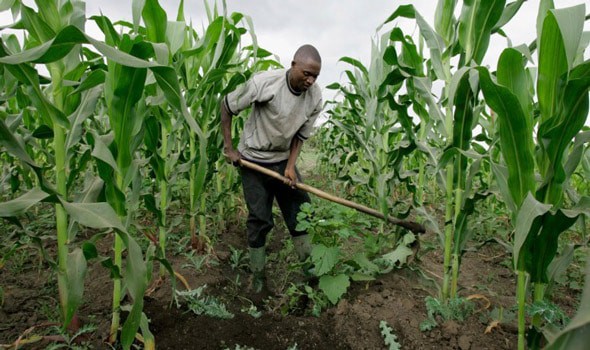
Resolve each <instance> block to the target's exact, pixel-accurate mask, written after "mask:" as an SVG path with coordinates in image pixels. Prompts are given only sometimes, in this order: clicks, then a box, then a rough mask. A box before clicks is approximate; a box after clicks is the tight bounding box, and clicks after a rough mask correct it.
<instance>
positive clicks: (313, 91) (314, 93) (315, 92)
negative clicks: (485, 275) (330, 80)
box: [307, 83, 322, 100]
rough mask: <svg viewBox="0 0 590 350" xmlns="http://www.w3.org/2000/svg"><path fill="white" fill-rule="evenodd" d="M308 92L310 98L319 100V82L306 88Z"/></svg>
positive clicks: (320, 97) (320, 91)
mask: <svg viewBox="0 0 590 350" xmlns="http://www.w3.org/2000/svg"><path fill="white" fill-rule="evenodd" d="M307 91H308V92H309V95H310V96H311V98H312V99H314V100H321V99H322V88H321V87H320V85H319V84H317V83H316V84H313V85H312V86H311V87H310V88H309V90H307Z"/></svg>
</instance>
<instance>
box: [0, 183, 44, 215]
mask: <svg viewBox="0 0 590 350" xmlns="http://www.w3.org/2000/svg"><path fill="white" fill-rule="evenodd" d="M47 197H49V194H47V193H46V192H44V191H43V190H41V189H40V188H38V187H35V188H33V189H32V190H30V191H29V192H27V193H25V194H23V195H22V196H20V197H18V198H15V199H12V200H9V201H7V202H4V203H0V217H14V216H18V215H21V214H23V213H25V212H26V211H27V210H28V209H29V208H30V207H32V206H33V205H35V204H37V203H39V202H41V201H43V200H44V199H46V198H47Z"/></svg>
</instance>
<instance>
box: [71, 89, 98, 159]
mask: <svg viewBox="0 0 590 350" xmlns="http://www.w3.org/2000/svg"><path fill="white" fill-rule="evenodd" d="M102 90H103V89H102V88H101V87H94V88H92V89H90V90H85V91H84V92H83V93H82V96H81V98H80V104H79V105H78V107H77V108H76V110H75V111H74V113H72V114H71V115H70V116H69V117H68V120H69V121H70V125H71V129H70V130H69V131H68V134H67V136H66V144H65V146H66V152H67V154H68V160H70V159H71V158H72V157H73V156H74V154H75V145H76V144H77V143H78V142H79V141H80V138H81V137H82V134H83V132H84V128H83V126H84V121H85V120H86V119H88V117H90V116H91V115H92V114H93V113H94V111H95V108H96V105H97V103H98V99H99V98H100V97H101V95H102V92H103V91H102Z"/></svg>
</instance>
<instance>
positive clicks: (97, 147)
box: [92, 131, 118, 172]
mask: <svg viewBox="0 0 590 350" xmlns="http://www.w3.org/2000/svg"><path fill="white" fill-rule="evenodd" d="M92 134H93V136H94V148H93V149H92V156H93V157H94V158H96V159H100V160H102V161H103V162H105V163H107V164H108V165H110V166H111V168H113V170H114V171H115V172H118V167H117V161H116V160H115V158H114V157H113V154H112V153H111V151H110V150H109V148H108V147H107V145H106V144H105V143H104V142H103V140H102V139H103V137H102V136H99V135H96V133H95V132H94V131H93V132H92Z"/></svg>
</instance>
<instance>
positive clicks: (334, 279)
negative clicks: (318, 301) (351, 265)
mask: <svg viewBox="0 0 590 350" xmlns="http://www.w3.org/2000/svg"><path fill="white" fill-rule="evenodd" d="M349 286H350V280H349V278H348V276H347V275H345V274H339V275H336V276H330V275H324V276H322V277H320V283H319V287H320V289H321V290H322V292H324V294H326V296H327V297H328V300H330V302H331V303H332V304H334V305H336V303H337V302H338V300H340V298H341V297H342V296H343V295H344V293H346V291H347V290H348V287H349Z"/></svg>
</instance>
